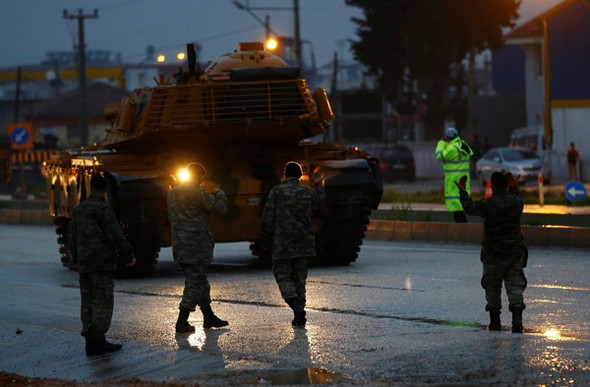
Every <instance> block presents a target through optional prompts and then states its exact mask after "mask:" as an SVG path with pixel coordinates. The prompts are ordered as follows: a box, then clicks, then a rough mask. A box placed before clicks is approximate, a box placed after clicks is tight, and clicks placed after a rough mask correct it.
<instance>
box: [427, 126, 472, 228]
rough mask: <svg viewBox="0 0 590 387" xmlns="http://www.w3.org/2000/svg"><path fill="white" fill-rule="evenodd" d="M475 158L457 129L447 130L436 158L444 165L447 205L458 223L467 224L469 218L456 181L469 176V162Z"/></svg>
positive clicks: (468, 182) (467, 183)
mask: <svg viewBox="0 0 590 387" xmlns="http://www.w3.org/2000/svg"><path fill="white" fill-rule="evenodd" d="M471 156H473V150H472V149H471V147H470V146H469V144H467V143H466V142H465V141H463V140H462V139H461V137H459V133H458V132H457V129H455V128H447V129H446V130H445V134H444V136H443V138H442V139H441V140H440V141H439V142H438V144H437V145H436V151H435V157H436V159H437V160H438V161H440V162H441V163H442V164H443V171H444V175H445V187H444V189H445V192H444V194H445V204H446V206H447V209H448V210H449V211H451V212H452V213H453V218H454V219H455V222H457V223H466V222H467V217H466V216H465V212H464V211H463V207H461V202H460V201H459V191H458V190H457V187H456V186H455V183H454V181H455V180H459V178H461V176H463V175H465V174H466V175H468V176H469V160H470V158H471ZM465 185H466V190H467V193H471V187H470V179H469V178H468V179H467V182H466V183H465Z"/></svg>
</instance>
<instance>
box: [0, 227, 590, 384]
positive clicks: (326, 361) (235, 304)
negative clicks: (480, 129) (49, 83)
mask: <svg viewBox="0 0 590 387" xmlns="http://www.w3.org/2000/svg"><path fill="white" fill-rule="evenodd" d="M170 255H171V254H170V251H169V249H164V250H163V252H162V254H161V259H160V264H159V267H158V270H157V272H156V274H155V275H154V276H153V277H152V278H148V279H141V280H118V281H117V282H116V295H115V313H114V317H113V324H112V327H111V330H110V332H109V336H110V338H111V339H113V341H117V342H122V343H123V344H124V348H123V350H122V351H121V352H118V353H114V354H111V355H107V356H101V357H97V358H87V357H86V356H85V355H84V347H83V340H82V337H80V336H79V330H80V322H79V317H78V313H79V289H78V279H77V274H76V273H74V272H70V271H68V270H67V269H64V268H62V267H61V265H60V263H59V258H58V254H57V252H56V245H55V233H54V231H53V228H51V227H43V226H36V227H35V226H10V225H0V294H1V295H2V297H1V301H0V342H1V343H2V345H0V370H3V371H7V372H14V373H19V374H23V375H26V376H38V377H57V378H65V379H74V380H81V381H104V380H108V379H113V378H116V379H120V378H126V379H130V378H139V379H142V380H151V381H195V382H198V383H201V384H204V385H225V384H229V383H234V384H238V383H247V382H255V381H256V379H257V377H258V376H262V377H265V378H268V379H272V377H273V376H274V377H276V376H277V375H283V376H284V378H283V382H284V383H293V384H296V383H303V382H302V380H301V379H297V378H300V377H301V376H302V374H303V373H305V372H304V371H305V370H306V369H308V368H309V367H317V368H325V369H326V370H328V371H331V372H333V373H334V374H333V375H332V376H333V377H339V378H341V379H340V380H344V381H350V382H353V383H357V384H366V385H378V384H383V385H391V384H396V383H399V385H407V384H412V385H437V384H445V385H461V386H465V385H489V384H499V385H504V384H518V385H539V384H546V385H568V386H571V385H580V386H582V385H589V384H590V321H589V319H588V310H590V297H589V295H590V286H589V285H588V278H590V265H588V263H589V259H590V257H589V256H588V251H587V250H578V249H548V248H544V249H532V250H531V257H530V260H529V265H530V266H529V268H527V270H526V272H527V276H528V280H529V287H528V288H527V290H526V292H525V301H526V302H527V305H528V308H527V309H526V310H525V314H524V316H525V330H526V332H525V334H524V335H518V334H512V333H510V332H509V330H508V329H509V322H510V314H509V312H508V311H505V313H503V314H502V320H503V321H502V322H503V325H504V329H505V330H504V331H503V332H488V331H487V330H485V325H486V324H487V315H486V312H485V311H484V294H483V290H482V289H481V288H480V285H479V279H480V274H481V273H480V271H481V268H480V264H479V260H478V258H479V248H478V246H476V245H471V244H441V243H421V242H383V241H366V242H365V244H364V245H363V249H362V252H361V255H360V258H359V259H358V261H357V262H356V263H354V264H353V265H351V266H347V267H332V268H312V269H311V271H310V278H309V285H308V298H309V311H308V317H309V322H308V325H307V327H306V328H305V329H294V328H292V327H291V326H290V321H291V313H290V310H289V309H287V308H286V307H285V305H284V303H283V302H282V301H281V299H280V297H279V294H278V290H277V288H276V284H275V283H274V280H273V278H272V275H271V272H270V270H268V269H260V268H255V267H252V266H251V265H250V261H251V258H250V255H249V251H248V248H247V244H226V245H218V246H216V262H217V263H216V264H215V265H214V266H213V267H212V268H211V274H210V281H211V283H212V296H213V299H214V300H215V301H214V303H213V308H214V310H215V311H216V312H217V314H218V315H219V316H220V317H222V318H225V319H227V320H229V321H230V325H229V327H228V328H227V329H220V330H207V331H203V329H202V328H200V324H201V322H202V321H201V318H200V315H199V314H198V313H195V314H194V315H191V318H190V321H191V322H192V323H193V324H195V325H196V326H197V327H198V328H197V331H196V333H195V334H194V335H190V336H176V335H175V334H174V328H173V326H174V321H175V318H176V314H177V307H178V302H179V299H180V294H181V292H182V285H183V277H182V274H181V273H180V272H179V271H178V269H177V268H176V266H175V264H174V263H173V261H172V260H171V257H170ZM17 331H20V332H21V333H17ZM287 371H292V372H291V373H290V374H286V373H285V372H287ZM298 371H301V372H298ZM285 375H286V376H285ZM294 375H296V376H294ZM306 375H307V374H306ZM304 379H305V378H304Z"/></svg>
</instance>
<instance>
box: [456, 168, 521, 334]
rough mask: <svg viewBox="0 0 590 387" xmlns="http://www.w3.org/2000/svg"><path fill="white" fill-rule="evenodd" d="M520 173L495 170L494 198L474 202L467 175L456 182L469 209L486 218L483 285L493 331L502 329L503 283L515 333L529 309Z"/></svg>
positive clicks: (493, 178)
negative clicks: (527, 302) (521, 218)
mask: <svg viewBox="0 0 590 387" xmlns="http://www.w3.org/2000/svg"><path fill="white" fill-rule="evenodd" d="M519 180H520V176H518V177H516V178H513V177H512V175H511V174H510V173H508V174H507V175H504V174H503V173H500V172H494V173H492V177H491V183H492V190H493V194H492V197H490V198H487V199H482V200H479V201H473V200H472V199H471V197H470V196H469V194H468V193H467V191H466V186H465V184H466V181H467V176H463V177H462V178H461V179H460V180H459V181H458V182H455V184H456V185H457V188H458V189H459V192H460V195H461V204H462V205H463V208H464V209H465V212H467V214H469V215H473V216H481V217H483V218H484V235H483V241H482V243H481V245H482V249H481V262H482V264H483V276H482V279H481V285H482V287H483V288H484V289H485V294H486V300H487V304H486V310H487V311H488V312H489V313H490V324H489V326H488V328H489V330H490V331H500V330H502V324H501V321H500V312H501V309H502V283H504V287H505V288H506V293H507V294H508V308H509V310H510V311H511V312H512V332H514V333H522V332H523V326H522V311H523V310H524V309H525V307H526V306H525V303H524V297H523V293H524V289H525V288H526V286H527V280H526V277H525V275H524V270H523V268H525V267H526V264H527V259H528V253H527V249H526V246H525V244H524V238H523V236H522V233H521V232H520V216H521V214H522V210H523V207H524V205H523V202H522V199H521V198H520V195H519V192H518V183H519Z"/></svg>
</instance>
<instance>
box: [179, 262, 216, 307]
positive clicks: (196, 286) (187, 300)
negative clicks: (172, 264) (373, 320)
mask: <svg viewBox="0 0 590 387" xmlns="http://www.w3.org/2000/svg"><path fill="white" fill-rule="evenodd" d="M179 265H180V267H181V268H182V271H183V272H184V275H185V281H184V291H183V292H182V301H180V306H179V308H180V309H188V310H190V311H191V312H194V311H195V307H196V306H197V305H199V306H206V305H209V304H211V285H209V281H208V280H207V271H206V267H205V265H188V264H185V263H179Z"/></svg>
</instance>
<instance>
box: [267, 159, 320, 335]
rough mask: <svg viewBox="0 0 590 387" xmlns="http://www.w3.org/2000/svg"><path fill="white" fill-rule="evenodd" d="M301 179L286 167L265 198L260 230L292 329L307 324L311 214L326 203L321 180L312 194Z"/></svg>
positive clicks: (312, 253)
mask: <svg viewBox="0 0 590 387" xmlns="http://www.w3.org/2000/svg"><path fill="white" fill-rule="evenodd" d="M301 176H302V171H301V166H300V165H299V164H297V163H296V162H293V161H290V162H288V163H287V164H286V165H285V169H284V177H285V178H284V180H283V182H282V183H281V184H279V185H277V186H275V187H273V188H272V190H271V191H270V193H269V194H268V199H267V201H266V204H265V206H264V211H263V213H262V221H261V226H260V229H261V237H262V243H263V246H265V247H266V248H270V249H271V252H272V271H273V274H274V277H275V280H276V282H277V285H278V286H279V290H280V292H281V296H282V297H283V299H284V300H285V302H286V303H287V304H288V305H289V306H290V307H291V309H292V310H293V315H294V318H293V321H292V322H291V323H292V325H293V326H304V325H305V323H306V322H307V320H306V318H305V314H306V313H305V303H306V297H305V283H306V280H307V261H308V259H310V258H313V257H315V255H316V250H315V235H314V233H313V230H312V228H311V211H312V209H314V208H321V207H322V206H323V205H324V202H325V199H326V193H325V191H324V189H323V187H322V180H323V176H321V175H320V176H318V178H317V179H316V182H315V187H316V189H315V190H314V189H312V188H309V187H307V186H304V185H301V183H300V182H299V179H300V178H301Z"/></svg>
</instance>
